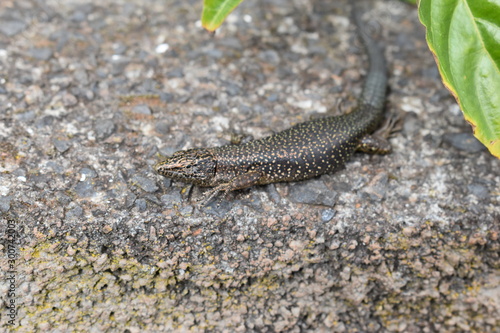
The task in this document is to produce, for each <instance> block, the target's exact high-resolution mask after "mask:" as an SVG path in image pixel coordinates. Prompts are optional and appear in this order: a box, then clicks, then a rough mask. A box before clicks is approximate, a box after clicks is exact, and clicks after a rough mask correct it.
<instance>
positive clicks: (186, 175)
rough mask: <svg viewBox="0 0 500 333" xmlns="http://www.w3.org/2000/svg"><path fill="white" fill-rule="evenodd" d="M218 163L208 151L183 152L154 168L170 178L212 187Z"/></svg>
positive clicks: (192, 150) (190, 150)
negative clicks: (211, 182) (211, 183)
mask: <svg viewBox="0 0 500 333" xmlns="http://www.w3.org/2000/svg"><path fill="white" fill-rule="evenodd" d="M216 166H217V163H216V162H215V159H214V157H213V155H212V154H211V153H210V152H209V151H208V150H207V149H189V150H181V151H178V152H176V153H174V154H173V155H172V156H170V157H167V158H166V159H165V160H163V161H161V162H159V163H157V164H156V165H155V166H154V169H155V170H156V172H158V173H159V174H160V175H163V176H165V177H168V178H172V179H176V180H182V181H184V182H187V183H193V184H196V185H201V186H204V185H210V181H211V180H212V179H213V178H214V177H215V168H216Z"/></svg>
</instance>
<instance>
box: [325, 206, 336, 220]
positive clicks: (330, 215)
mask: <svg viewBox="0 0 500 333" xmlns="http://www.w3.org/2000/svg"><path fill="white" fill-rule="evenodd" d="M335 213H336V211H335V210H334V209H324V210H323V211H321V221H323V222H328V221H330V220H331V219H333V217H334V216H335Z"/></svg>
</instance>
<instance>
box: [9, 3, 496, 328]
mask: <svg viewBox="0 0 500 333" xmlns="http://www.w3.org/2000/svg"><path fill="white" fill-rule="evenodd" d="M264 4H265V8H262V6H256V5H255V2H251V1H244V2H243V3H242V4H241V5H240V7H239V8H238V9H236V10H235V11H234V12H233V13H232V14H231V15H230V16H229V18H228V20H227V21H226V22H225V23H224V25H223V26H222V27H221V28H220V29H219V31H217V34H216V35H215V36H211V35H210V34H207V33H205V32H203V30H201V28H199V23H198V21H199V16H200V13H201V9H202V8H201V7H202V1H165V0H151V1H147V2H144V1H139V0H127V1H124V0H104V1H101V2H99V3H98V2H90V1H87V0H73V1H55V0H46V1H27V0H18V1H0V18H1V20H0V21H1V22H2V24H0V68H1V69H2V74H3V73H6V75H3V76H1V77H0V114H1V121H0V162H1V163H0V171H1V172H0V233H1V234H2V235H3V236H2V237H0V249H1V250H2V251H1V253H2V255H1V256H0V269H1V270H2V272H7V271H8V270H9V269H13V268H14V270H15V283H14V287H15V289H16V292H15V294H16V295H15V298H12V297H10V298H9V297H8V293H7V291H8V290H9V288H10V282H7V280H5V279H2V280H0V291H2V293H1V294H2V301H1V302H2V305H3V310H2V314H1V316H0V331H2V332H3V331H6V332H9V331H16V332H66V331H82V332H83V331H85V332H184V331H189V332H379V331H380V332H392V331H400V332H436V331H439V332H464V331H467V332H469V331H471V332H496V331H498V327H500V319H499V318H500V299H499V297H498V285H499V283H500V256H499V253H500V237H499V235H500V209H499V207H500V195H499V190H498V189H499V186H500V173H499V172H500V160H498V159H496V158H494V157H492V156H491V155H490V154H489V153H488V152H487V151H485V150H484V149H482V148H481V149H475V148H474V149H471V147H472V146H473V145H474V144H472V145H471V144H470V138H471V136H470V133H471V128H470V126H469V125H468V124H467V123H466V121H465V120H464V119H463V117H462V115H461V113H460V111H459V110H458V107H457V105H456V102H455V101H454V99H453V97H452V96H451V95H450V93H449V92H448V91H447V90H446V89H445V88H444V87H443V84H442V82H441V80H440V78H439V77H438V75H437V74H438V73H437V71H436V64H435V62H434V59H433V57H432V55H431V53H430V52H429V50H428V48H427V46H426V44H425V40H424V37H425V35H424V30H423V27H422V26H421V24H420V23H419V20H418V17H417V12H416V8H415V7H412V6H409V5H407V4H404V3H402V2H400V1H383V0H377V1H370V6H368V7H369V8H370V9H369V10H370V13H368V14H367V15H366V18H368V17H369V18H370V19H371V20H375V22H374V25H376V26H377V33H376V38H377V39H378V40H379V41H380V44H381V45H386V48H385V54H386V57H387V63H388V73H389V75H390V80H389V84H390V89H389V93H388V96H387V97H388V103H387V108H388V110H387V111H388V112H399V111H401V110H403V111H404V112H406V113H407V116H406V118H405V123H404V125H403V129H402V131H401V132H400V133H397V134H396V135H395V136H394V137H393V138H391V140H390V141H391V143H392V145H393V148H394V149H393V153H392V154H390V155H387V156H369V155H364V154H356V155H355V156H353V158H352V159H351V161H350V162H349V163H347V164H346V166H345V168H344V169H343V170H340V171H338V172H337V173H335V174H332V175H324V176H321V177H320V178H317V179H312V180H308V181H305V182H301V183H296V184H272V185H269V186H260V187H253V188H250V189H244V190H241V191H234V192H232V193H229V194H228V195H227V196H226V197H224V196H223V195H220V196H218V197H216V198H214V200H213V201H212V202H210V203H209V204H207V205H206V206H205V207H200V206H199V205H198V202H199V200H200V199H201V198H203V197H204V193H205V191H206V189H203V188H198V187H196V186H194V187H191V186H187V185H186V184H183V183H182V182H179V181H171V180H169V179H166V178H164V177H160V176H158V175H156V174H155V173H154V171H153V168H152V166H153V165H154V164H155V163H156V162H157V161H158V159H159V158H160V155H169V154H172V153H173V152H175V151H176V150H179V149H188V148H193V147H204V146H218V145H223V144H228V143H230V142H231V141H232V140H231V137H232V136H233V133H237V134H239V135H240V136H243V137H254V138H261V137H264V136H266V135H270V134H272V133H274V132H276V131H280V130H283V129H286V128H288V127H290V126H292V125H293V124H296V123H299V122H302V121H305V120H308V119H310V118H311V117H317V116H323V115H325V114H326V113H328V112H330V113H334V114H340V113H342V112H345V111H348V110H349V109H350V108H351V107H352V106H353V105H355V101H356V98H357V96H358V94H359V92H360V89H361V85H362V82H363V78H364V75H365V73H366V69H365V65H366V56H365V55H364V54H363V53H362V51H361V50H362V48H361V47H360V45H359V43H358V42H357V39H356V34H355V31H354V28H353V25H352V24H350V18H349V1H346V0H338V1H311V2H303V1H294V2H291V1H287V0H266V1H265V2H264ZM339 105H340V106H341V107H340V108H338V106H339ZM134 110H135V111H138V112H135V111H134ZM447 133H462V134H465V136H464V137H456V136H453V139H452V140H451V141H450V140H448V136H449V134H447ZM464 143H465V148H460V147H461V146H460V144H464ZM6 235H7V236H8V235H15V237H16V239H15V242H13V244H14V246H12V243H9V242H10V240H9V237H6ZM9 244H10V245H11V247H10V249H11V250H10V251H11V252H12V251H13V252H14V253H15V255H16V259H15V267H11V265H12V262H9V257H8V255H9V252H8V251H9ZM2 278H3V277H2ZM12 299H13V300H14V303H15V304H16V309H17V313H16V315H15V319H14V321H13V325H11V324H10V323H9V322H8V320H5V319H8V318H7V317H6V316H5V315H4V314H5V313H6V312H5V311H4V310H5V309H6V307H5V305H6V304H10V301H11V300H12Z"/></svg>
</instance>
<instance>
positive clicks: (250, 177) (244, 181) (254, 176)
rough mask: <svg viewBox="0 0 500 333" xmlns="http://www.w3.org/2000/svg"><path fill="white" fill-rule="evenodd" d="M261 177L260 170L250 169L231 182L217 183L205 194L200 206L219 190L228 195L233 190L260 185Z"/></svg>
mask: <svg viewBox="0 0 500 333" xmlns="http://www.w3.org/2000/svg"><path fill="white" fill-rule="evenodd" d="M261 178H262V174H261V173H260V172H258V171H249V172H245V173H243V174H241V175H238V176H236V177H234V178H233V179H231V180H230V181H229V182H227V183H224V184H220V185H217V186H216V187H214V188H212V189H211V190H209V191H207V192H206V193H205V195H204V198H203V199H202V200H201V202H200V206H201V207H203V206H205V205H206V204H207V203H208V202H209V201H211V200H212V199H213V198H214V197H215V196H216V195H217V194H218V193H219V192H223V195H224V196H226V195H227V194H228V193H229V192H231V191H234V190H241V189H243V188H247V187H251V186H254V185H258V184H259V181H260V179H261Z"/></svg>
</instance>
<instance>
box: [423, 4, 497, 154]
mask: <svg viewBox="0 0 500 333" xmlns="http://www.w3.org/2000/svg"><path fill="white" fill-rule="evenodd" d="M419 16H420V21H421V22H422V23H423V24H424V25H425V27H426V28H427V33H426V38H427V43H428V44H429V48H430V49H431V51H432V52H433V53H434V56H435V58H436V62H437V64H438V68H439V71H440V73H441V77H442V79H443V82H444V84H445V86H446V87H447V88H448V89H449V90H450V92H451V93H452V94H453V95H454V96H455V98H456V99H457V102H458V103H459V105H460V108H461V109H462V111H463V113H464V116H465V119H466V120H467V121H468V122H469V123H470V124H471V125H472V128H473V131H474V135H475V136H476V138H477V139H479V141H481V142H482V143H483V144H484V145H485V146H486V147H488V149H489V150H490V152H491V153H492V154H493V155H494V156H496V157H498V158H500V0H421V1H420V5H419Z"/></svg>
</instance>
